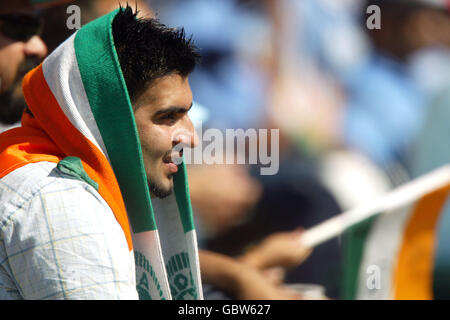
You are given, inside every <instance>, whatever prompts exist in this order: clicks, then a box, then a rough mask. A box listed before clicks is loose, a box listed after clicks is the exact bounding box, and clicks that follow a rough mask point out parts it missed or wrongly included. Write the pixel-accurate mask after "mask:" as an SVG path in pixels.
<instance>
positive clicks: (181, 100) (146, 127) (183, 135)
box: [133, 74, 198, 198]
mask: <svg viewBox="0 0 450 320" xmlns="http://www.w3.org/2000/svg"><path fill="white" fill-rule="evenodd" d="M191 106H192V92H191V88H190V86H189V82H188V79H187V78H183V77H181V76H180V75H178V74H172V75H169V76H165V77H161V78H159V79H157V80H156V81H155V82H154V83H153V85H152V86H150V87H149V88H148V89H147V90H146V91H145V92H144V94H143V95H141V96H140V97H139V98H138V99H137V101H136V103H135V104H134V106H133V108H134V116H135V120H136V125H137V129H138V131H139V138H140V141H141V146H142V155H143V158H144V166H145V171H146V173H147V179H148V183H149V186H150V192H151V193H152V194H153V195H155V196H157V197H160V198H163V197H165V196H168V195H169V194H170V193H171V192H172V190H173V179H172V176H173V175H174V174H175V173H176V172H177V170H178V167H177V165H176V164H175V163H173V161H176V158H179V157H180V156H181V155H180V154H179V153H175V152H174V151H173V150H172V148H173V147H174V146H175V145H177V144H179V143H181V144H182V145H183V146H187V147H191V148H193V147H195V145H196V144H197V140H198V137H197V135H196V133H195V130H194V126H193V125H192V122H191V120H190V119H189V116H188V115H187V112H188V111H189V109H190V108H191ZM177 149H178V148H177Z"/></svg>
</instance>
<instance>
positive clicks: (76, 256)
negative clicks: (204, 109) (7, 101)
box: [0, 7, 202, 299]
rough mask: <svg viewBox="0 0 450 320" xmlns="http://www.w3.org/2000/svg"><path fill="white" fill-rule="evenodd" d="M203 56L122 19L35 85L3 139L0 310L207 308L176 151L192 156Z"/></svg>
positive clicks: (49, 67)
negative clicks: (132, 303)
mask: <svg viewBox="0 0 450 320" xmlns="http://www.w3.org/2000/svg"><path fill="white" fill-rule="evenodd" d="M198 58H199V56H198V54H197V52H196V49H195V47H194V46H193V44H192V42H191V41H190V40H189V39H186V38H185V35H184V32H183V31H182V30H181V31H177V30H173V29H169V28H166V27H165V26H163V25H161V24H159V23H158V22H157V21H155V20H141V19H136V16H135V14H134V13H133V12H132V9H131V8H130V7H127V8H126V9H120V10H118V11H114V12H112V13H110V14H108V15H106V16H103V17H101V18H99V19H97V20H95V21H93V22H91V23H90V24H88V25H86V26H84V27H83V28H81V29H80V30H79V31H78V32H77V33H76V34H75V35H73V36H72V37H70V38H69V39H67V40H66V41H65V42H64V43H63V44H62V45H61V46H60V47H59V48H57V49H56V50H55V51H54V52H53V53H52V54H51V55H50V56H49V57H47V58H46V59H45V61H44V62H43V63H42V64H41V65H40V66H38V67H37V68H35V69H34V70H32V71H31V72H30V73H28V74H27V75H26V77H25V79H24V83H23V90H24V96H25V99H26V101H27V105H28V109H27V112H25V113H24V115H23V118H22V126H21V127H19V128H15V129H11V130H9V131H7V132H5V133H3V134H2V135H0V220H1V223H0V239H1V243H0V284H1V286H0V299H20V298H24V299H135V298H138V295H139V297H140V298H151V299H170V298H175V299H189V298H202V292H201V281H200V272H199V266H198V251H197V245H196V236H195V230H194V226H193V222H192V221H193V219H192V209H191V207H190V200H189V192H188V188H187V183H186V181H187V177H186V170H185V166H184V164H180V165H177V164H176V163H179V158H180V157H181V156H182V154H181V153H173V151H172V148H173V147H174V146H175V145H178V144H182V145H183V146H190V147H193V146H195V144H196V139H197V137H196V135H195V131H194V129H193V125H192V123H191V121H190V119H189V117H188V116H187V112H188V110H189V109H190V107H191V105H192V93H191V90H190V87H189V83H188V75H189V74H190V72H191V71H192V70H193V68H194V67H195V65H196V63H197V60H198ZM136 288H137V290H136Z"/></svg>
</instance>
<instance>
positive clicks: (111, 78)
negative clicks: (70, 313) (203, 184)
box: [0, 10, 203, 299]
mask: <svg viewBox="0 0 450 320" xmlns="http://www.w3.org/2000/svg"><path fill="white" fill-rule="evenodd" d="M116 13H117V10H116V11H114V12H111V13H110V14H107V15H105V16H103V17H101V18H99V19H97V20H94V21H92V22H91V23H89V24H87V25H85V26H84V27H83V28H81V29H80V30H79V31H78V32H76V33H75V34H74V35H73V36H71V37H70V38H69V39H67V40H66V41H65V42H64V43H63V44H61V45H60V46H59V47H58V48H57V49H56V50H55V51H54V52H53V53H52V54H51V55H50V56H48V57H47V58H46V59H45V60H44V62H43V63H42V64H41V65H39V66H38V67H37V68H35V69H34V70H32V71H30V72H29V73H28V74H27V75H26V76H25V78H24V81H23V91H24V96H25V99H26V101H27V104H28V107H29V109H30V111H31V113H32V115H30V114H28V113H27V112H25V113H24V115H23V118H22V126H21V127H19V128H15V129H12V130H9V131H7V132H5V133H3V134H2V135H0V178H1V177H3V176H5V175H7V174H8V173H10V172H11V171H13V170H15V169H17V168H19V167H21V166H24V165H26V164H29V163H34V162H39V161H51V162H55V163H59V164H62V163H64V166H58V167H61V168H66V169H67V170H69V171H71V172H74V174H75V175H78V176H80V177H85V179H84V180H86V181H88V182H90V184H91V185H93V186H95V187H97V190H98V192H99V194H100V195H101V196H102V198H103V199H104V200H105V201H106V203H107V204H108V205H109V206H110V208H111V210H112V211H113V213H114V216H115V217H116V219H117V221H118V223H119V224H120V225H121V227H122V230H123V232H124V234H125V237H126V240H127V242H128V247H129V250H130V252H131V251H132V250H134V256H135V263H136V284H137V291H138V293H139V297H140V298H141V299H202V298H203V297H202V290H201V280H200V270H199V259H198V249H197V240H196V233H195V229H194V224H193V217H192V209H191V204H190V198H189V190H188V184H187V175H186V167H185V165H184V163H183V164H181V165H179V168H178V169H179V170H178V172H177V173H176V174H175V175H174V177H173V179H174V194H173V195H172V196H169V197H167V198H164V199H153V202H152V200H151V199H150V193H149V188H148V184H147V176H146V173H145V170H144V165H143V160H142V151H141V146H140V142H139V135H138V132H137V129H136V124H135V120H134V115H133V111H132V106H131V102H130V98H129V95H128V91H127V88H126V84H125V80H124V77H123V75H122V71H121V68H120V64H119V60H118V56H117V53H116V50H115V47H114V39H113V35H112V21H113V19H114V17H115V15H116ZM62 160H63V161H62ZM80 160H81V161H80ZM77 164H78V166H77ZM77 171H78V172H77ZM74 219H76V217H74ZM130 227H131V228H130Z"/></svg>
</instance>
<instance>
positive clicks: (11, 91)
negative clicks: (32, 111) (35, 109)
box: [0, 0, 47, 132]
mask: <svg viewBox="0 0 450 320" xmlns="http://www.w3.org/2000/svg"><path fill="white" fill-rule="evenodd" d="M33 11H34V8H33V5H32V3H31V1H30V0H18V1H8V3H7V4H6V1H2V4H1V5H0V132H1V131H4V130H6V129H8V128H9V127H11V126H12V125H16V123H17V122H18V121H19V120H20V116H21V115H22V112H23V110H24V108H25V101H24V99H23V95H22V88H21V83H22V78H23V76H24V75H25V73H26V72H28V71H29V70H31V69H32V68H33V67H35V66H36V65H37V64H38V62H39V61H41V60H42V59H43V58H44V57H45V55H46V54H47V48H46V46H45V44H44V42H43V41H42V40H41V38H39V32H40V31H41V29H42V24H41V21H40V20H39V19H38V18H36V17H35V16H34V15H33Z"/></svg>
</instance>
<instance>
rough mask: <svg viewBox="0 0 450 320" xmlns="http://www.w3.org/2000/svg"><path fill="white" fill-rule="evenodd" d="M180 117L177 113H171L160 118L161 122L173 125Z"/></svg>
mask: <svg viewBox="0 0 450 320" xmlns="http://www.w3.org/2000/svg"><path fill="white" fill-rule="evenodd" d="M177 118H178V115H177V114H176V113H175V112H169V113H167V114H164V115H162V116H161V117H159V121H160V122H164V123H173V122H175V121H176V120H177Z"/></svg>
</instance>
